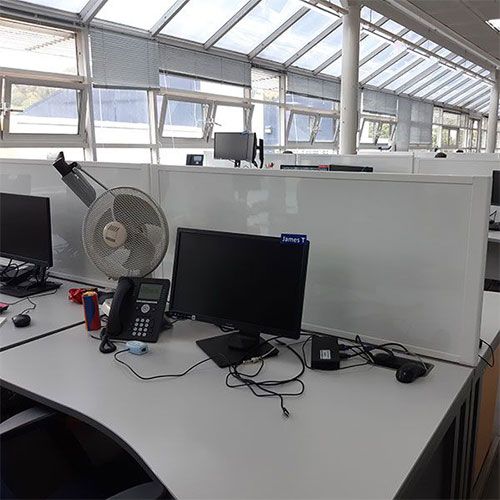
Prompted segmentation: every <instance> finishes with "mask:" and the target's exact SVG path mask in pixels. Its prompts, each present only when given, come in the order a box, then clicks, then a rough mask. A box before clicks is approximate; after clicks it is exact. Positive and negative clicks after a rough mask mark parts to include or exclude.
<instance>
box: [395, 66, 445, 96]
mask: <svg viewBox="0 0 500 500" xmlns="http://www.w3.org/2000/svg"><path fill="white" fill-rule="evenodd" d="M443 70H444V68H443V67H442V66H441V67H440V68H438V69H437V70H436V71H435V72H432V73H431V74H430V75H427V76H426V77H424V78H422V79H421V80H420V81H418V82H416V83H414V84H413V85H412V86H411V87H409V88H408V89H406V90H405V92H406V93H407V94H411V93H413V92H414V91H415V90H417V89H418V88H420V87H421V86H422V85H426V84H427V82H430V81H431V80H432V79H433V78H436V76H437V75H438V74H441V73H442V71H443ZM450 76H451V71H447V72H446V73H445V75H443V76H441V77H440V78H439V79H438V80H440V79H445V78H448V77H450ZM438 80H435V81H436V82H437V81H438Z"/></svg>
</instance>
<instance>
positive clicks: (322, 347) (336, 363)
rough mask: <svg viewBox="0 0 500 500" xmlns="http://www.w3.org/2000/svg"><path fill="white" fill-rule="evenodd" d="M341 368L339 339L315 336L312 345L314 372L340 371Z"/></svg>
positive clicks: (312, 366)
mask: <svg viewBox="0 0 500 500" xmlns="http://www.w3.org/2000/svg"><path fill="white" fill-rule="evenodd" d="M339 367H340V353H339V341H338V338H337V337H332V336H324V337H323V336H319V335H315V336H314V337H313V338H312V343H311V368H312V369H313V370H338V369H339Z"/></svg>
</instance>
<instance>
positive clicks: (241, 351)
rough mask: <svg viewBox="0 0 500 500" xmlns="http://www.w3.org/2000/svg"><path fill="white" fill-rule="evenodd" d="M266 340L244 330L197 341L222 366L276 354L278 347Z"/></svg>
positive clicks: (225, 366)
mask: <svg viewBox="0 0 500 500" xmlns="http://www.w3.org/2000/svg"><path fill="white" fill-rule="evenodd" d="M264 342H265V341H264V339H262V338H261V337H260V335H255V334H253V335H251V334H248V333H247V334H245V333H243V332H235V333H228V334H226V335H218V336H217V337H211V338H209V339H202V340H198V341H196V343H197V344H198V347H200V348H201V349H202V350H203V351H204V352H205V354H206V355H207V356H209V357H210V358H211V359H212V361H214V363H216V364H217V366H219V367H221V368H227V367H228V366H232V365H238V364H240V363H241V362H242V361H244V360H245V359H250V358H254V357H260V356H264V355H265V356H266V357H271V356H276V355H277V354H278V349H277V348H276V347H274V346H272V345H270V344H268V343H264ZM271 351H272V352H271Z"/></svg>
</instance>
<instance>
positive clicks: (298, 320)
mask: <svg viewBox="0 0 500 500" xmlns="http://www.w3.org/2000/svg"><path fill="white" fill-rule="evenodd" d="M183 233H194V234H210V235H218V234H219V235H223V236H225V237H228V236H229V237H233V238H245V239H252V240H257V239H267V238H273V239H275V240H279V239H280V238H279V237H275V236H262V235H256V234H246V233H234V232H226V231H212V230H207V229H195V228H187V227H179V228H177V237H176V241H175V252H174V265H173V269H172V280H171V282H172V286H171V288H170V312H171V313H172V314H177V315H182V316H188V317H194V318H195V319H196V321H204V322H207V323H212V324H215V325H219V326H230V327H234V328H235V329H237V330H241V331H245V332H252V333H254V334H255V335H259V334H261V333H263V334H268V335H279V336H280V337H286V338H291V339H298V338H299V337H300V335H301V330H302V315H303V307H302V308H300V310H299V311H298V312H297V315H296V317H295V329H294V330H293V331H291V330H285V329H281V328H274V327H269V326H267V325H260V324H257V323H246V322H244V321H235V320H234V319H229V318H217V317H215V316H209V315H199V314H197V313H196V312H193V311H185V310H181V309H177V308H176V307H175V290H176V286H177V263H178V254H179V247H180V245H179V239H180V237H181V235H182V234H183ZM301 246H302V247H303V253H302V262H301V269H300V273H301V276H302V278H303V279H302V286H301V290H300V297H299V300H300V302H301V304H302V305H303V304H304V296H305V289H306V281H307V262H308V257H309V242H307V243H306V244H304V245H301Z"/></svg>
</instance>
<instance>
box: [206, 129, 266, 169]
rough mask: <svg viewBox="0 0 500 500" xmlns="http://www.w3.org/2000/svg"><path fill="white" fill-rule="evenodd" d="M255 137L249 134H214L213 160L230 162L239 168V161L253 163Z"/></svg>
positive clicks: (255, 151)
mask: <svg viewBox="0 0 500 500" xmlns="http://www.w3.org/2000/svg"><path fill="white" fill-rule="evenodd" d="M256 154H257V135H256V134H253V133H250V132H215V134H214V159H216V160H232V161H234V163H235V166H237V167H239V166H240V163H241V161H248V162H250V163H255V157H256Z"/></svg>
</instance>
